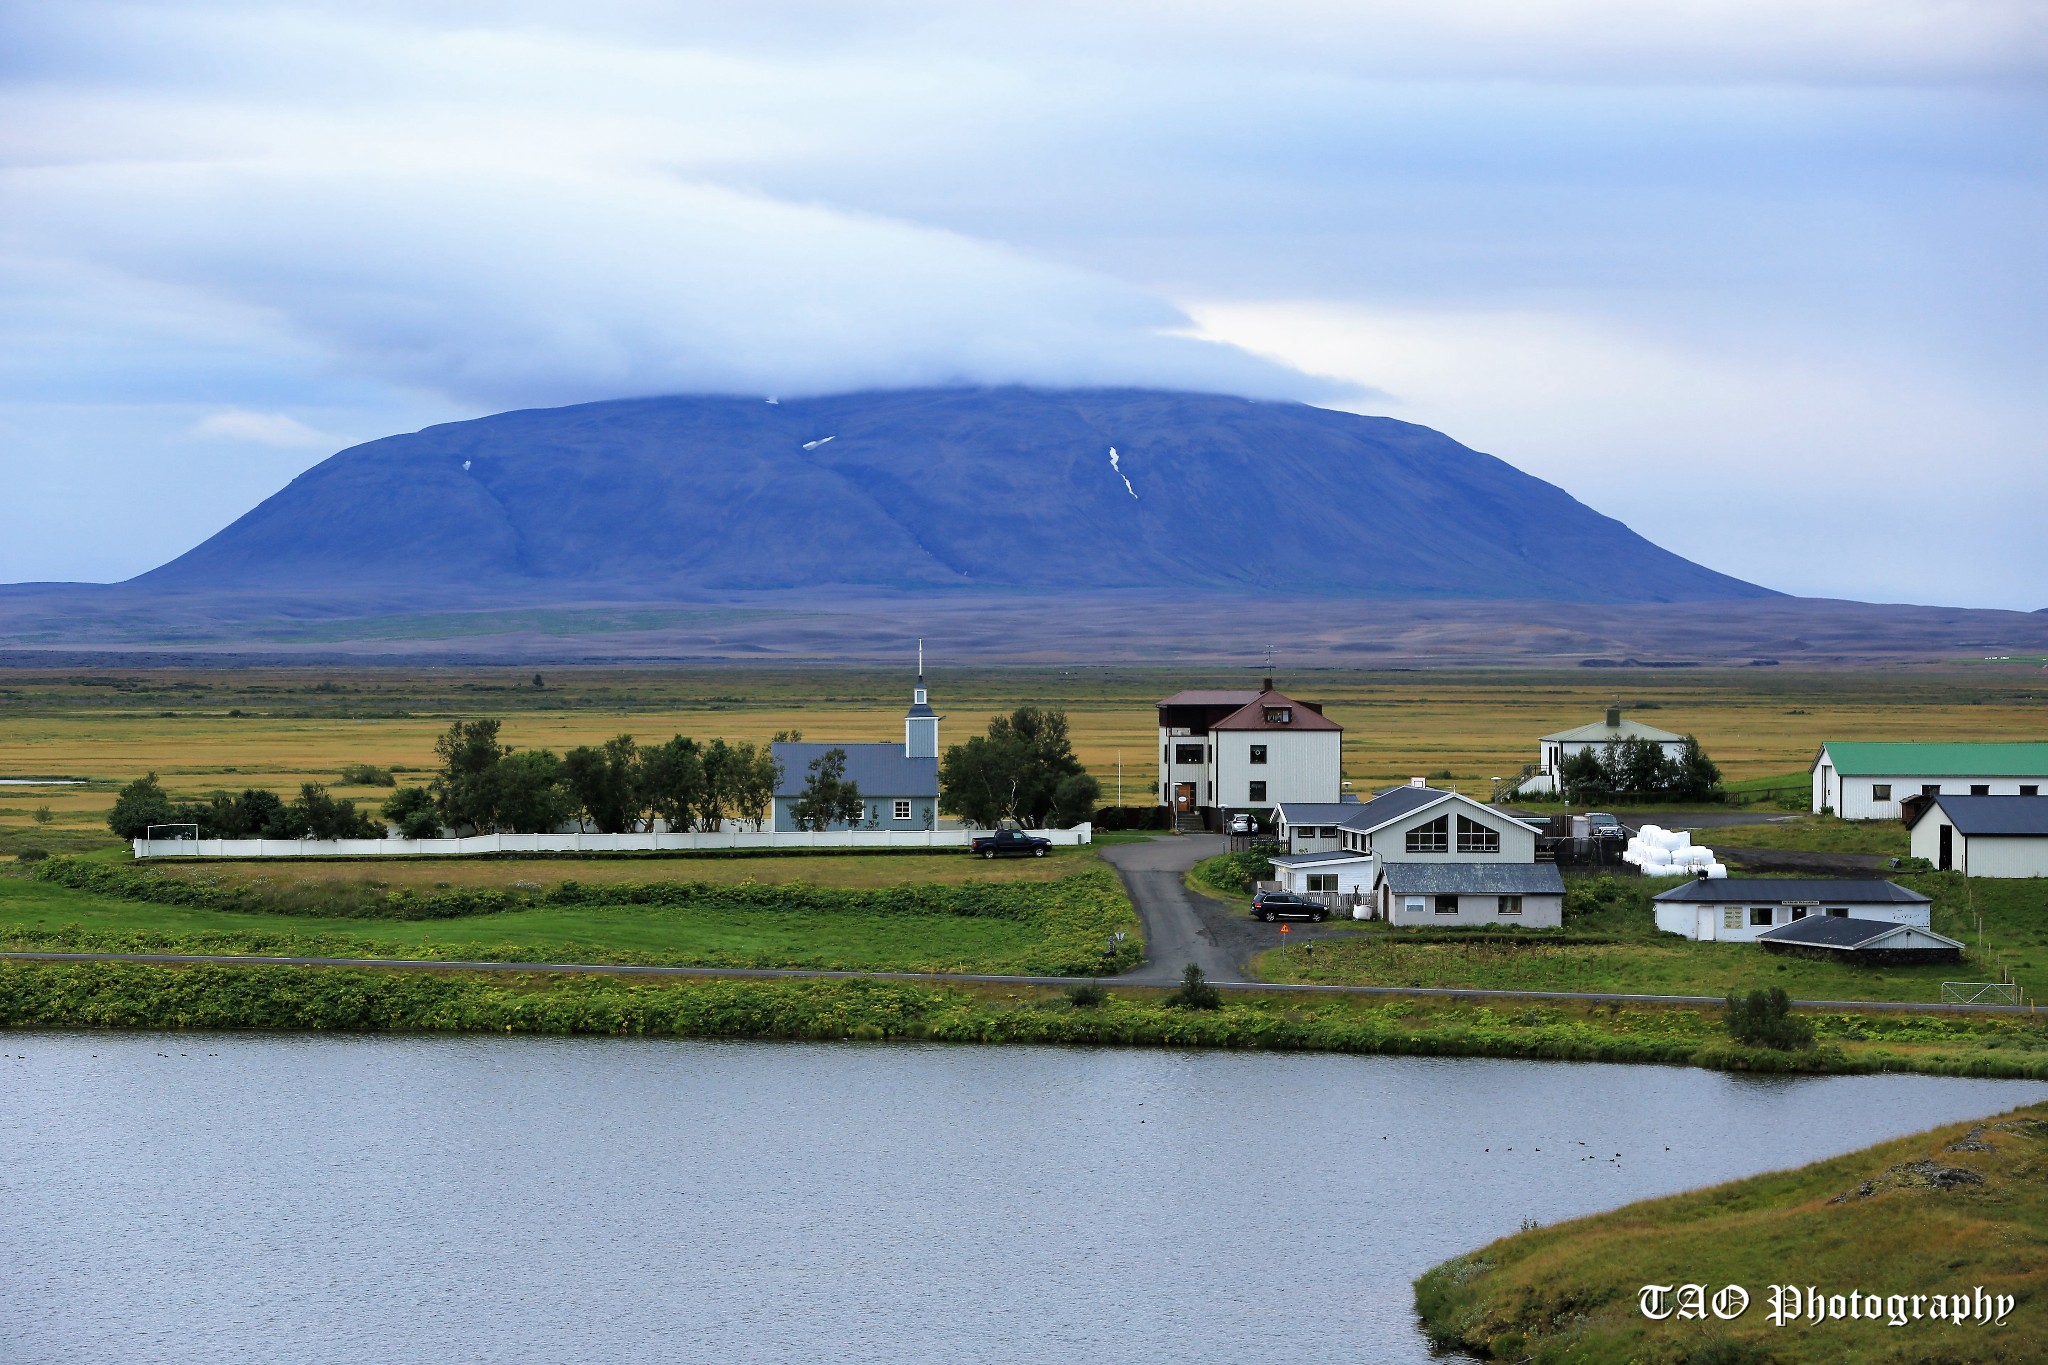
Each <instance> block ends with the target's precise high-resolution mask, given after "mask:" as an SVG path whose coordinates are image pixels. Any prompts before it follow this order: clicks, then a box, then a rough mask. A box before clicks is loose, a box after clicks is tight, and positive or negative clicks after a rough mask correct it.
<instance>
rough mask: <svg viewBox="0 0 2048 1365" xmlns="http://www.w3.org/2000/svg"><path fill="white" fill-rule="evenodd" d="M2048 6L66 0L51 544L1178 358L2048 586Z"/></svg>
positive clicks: (1167, 377)
mask: <svg viewBox="0 0 2048 1365" xmlns="http://www.w3.org/2000/svg"><path fill="white" fill-rule="evenodd" d="M2044 10H2048V7H2044V6H2042V5H2040V4H2039V3H2037V2H2036V0H1799V3H1796V4H1788V3H1786V0H1659V2H1658V3H1655V4H1643V3H1641V0H1345V2H1342V3H1340V2H1339V0H1262V3H1260V4H1257V5H1252V4H1245V3H1242V2H1241V0H1228V2H1227V3H1226V2H1225V0H1207V2H1202V0H1188V2H1186V3H1156V4H1139V3H1121V2H1120V0H1086V3H1080V2H1078V0H1077V2H1076V3H1040V4H1031V3H1027V2H1026V0H1007V2H1005V3H978V2H977V0H872V2H870V3H861V2H860V0H815V2H814V0H750V3H748V4H745V5H736V4H731V3H718V4H707V5H693V4H689V3H676V2H675V0H662V2H661V3H654V2H652V0H650V2H649V3H633V2H632V0H578V3H574V4H566V3H563V4H540V3H525V4H523V3H519V0H498V2H497V3H491V4H456V3H435V2H434V0H404V3H398V2H396V0H393V2H392V3H384V2H383V0H349V3H346V4H340V3H336V4H321V3H308V4H292V3H280V0H264V2H263V3H260V4H234V3H211V4H185V3H177V0H148V3H139V4H105V3H96V2H95V0H62V2H61V3H54V4H43V3H36V2H35V0H12V3H10V4H8V5H6V6H5V7H4V9H0V82H4V85H0V168H4V169H0V581H9V580H26V579H89V580H112V579H119V578H124V577H127V576H129V575H131V574H134V573H138V572H140V571H142V570H144V569H146V568H149V567H151V566H153V565H155V564H156V563H159V562H161V561H162V560H164V559H166V558H169V557H170V556H172V555H174V554H176V553H178V552H180V551H182V550H184V549H186V548H187V547H189V546H190V545H192V544H193V543H196V542H197V541H198V540H200V539H202V538H204V537H205V536H207V535H209V534H211V533H212V532H213V531H215V530H218V529H219V528H220V527H221V526H223V525H225V524H226V523H228V522H229V521H231V520H233V519H234V518H235V517H236V516H238V515H239V514H240V513H242V512H243V511H245V510H246V509H247V508H248V507H250V506H251V505H253V504H254V503H255V502H257V501H259V500H260V499H261V498H263V497H265V496H267V495H268V494H270V493H272V492H274V491H275V490H276V489H278V488H279V487H281V486H282V485H283V484H284V483H285V482H286V481H288V480H289V479H290V478H291V477H292V476H294V475H295V474H297V473H299V472H300V471H301V470H303V469H306V468H308V467H310V466H311V465H312V464H314V463H316V462H318V461H319V460H320V459H322V458H324V457H325V456H327V455H328V454H330V453H332V452H333V451H335V450H337V449H339V448H341V447H343V446H345V445H347V444H350V443H353V442H356V441H360V440H366V439H369V438H372V437H376V436H382V435H387V434H390V433H392V432H396V431H405V430H411V429H414V428H417V427H419V426H422V425H425V424H427V423H430V422H436V421H443V420H448V419H452V418H461V417H468V416H475V415H480V414H483V413H486V412H492V411H498V410H501V409H504V408H509V407H523V406H540V405H548V404H556V403H568V402H576V401H582V400H587V399H597V398H614V397H626V396H632V395H640V394H651V393H675V392H690V391H718V392H739V393H760V394H763V395H767V394H798V393H819V392H831V391H838V390H845V389H852V388H862V387H877V386H888V385H899V384H929V383H948V382H962V381H966V382H1027V383H1042V384H1093V383H1146V384H1159V385H1169V386H1174V387H1184V388H1206V389H1221V390H1228V391H1234V392H1240V393H1245V394H1250V395H1254V396H1270V397H1296V398H1301V399H1305V400H1307V401H1312V402H1319V403H1324V404H1327V405H1329V406H1335V407H1344V408H1350V409H1353V410H1356V411H1359V412H1371V413H1382V414H1386V415H1389V416H1394V417H1399V418H1403V419H1405V420H1409V421H1415V422H1422V423H1425V424H1427V425H1429V426H1433V427H1436V428H1438V429H1440V430H1442V431H1445V432H1447V433H1449V434H1450V435H1451V436H1453V437H1455V438H1457V439H1458V440H1461V441H1463V442H1465V443H1466V444H1467V445H1471V446H1474V447H1476V448H1478V449H1481V450H1485V451H1488V452H1490V453H1492V454H1495V455H1498V456H1500V457H1502V458H1503V459H1506V460H1508V461H1510V462H1512V463H1514V464H1516V465H1519V466H1520V467H1522V468H1523V469H1526V470H1528V471H1530V472H1531V473H1534V474H1536V475H1538V476H1540V477H1543V478H1546V479H1550V480H1552V481H1554V482H1556V483H1558V484H1560V485H1562V486H1563V487H1564V488H1566V489H1567V490H1569V491H1570V492H1572V493H1573V494H1575V495H1577V496H1578V497H1579V498H1581V499H1582V500H1584V501H1585V502H1587V503H1589V504H1591V505H1592V506H1594V507H1595V508H1598V509H1599V510H1601V511H1603V512H1607V513H1609V514H1611V515H1614V516H1617V517H1620V518H1621V519H1622V520H1624V521H1626V522H1628V523H1629V524H1630V525H1631V526H1633V527H1634V528H1635V529H1637V530H1638V531H1640V532H1642V533H1643V534H1644V535H1646V536H1648V537H1650V538H1651V539H1652V540H1655V541H1658V542H1659V543H1661V544H1663V545H1666V546H1668V547H1670V548H1672V549H1674V550H1676V551H1678V552H1680V553H1682V554H1685V555H1688V556H1690V557H1692V558H1694V559H1697V560H1700V561H1701V562H1703V563H1706V564H1709V565H1711V566H1713V567H1714V568H1717V569H1722V570H1725V571H1727V572H1730V573H1734V574H1738V575H1740V576H1742V577H1745V578H1750V579H1753V580H1755V581H1758V582H1761V583H1766V584H1769V585H1771V586H1773V587H1777V588H1781V589H1785V590H1788V591H1792V592H1799V593H1811V594H1818V595H1827V596H1840V597H1855V598H1863V599H1869V600H1883V601H1914V602H1932V603H1947V604H1956V605H1971V606H2008V607H2021V608H2027V609H2032V608H2037V607H2048V551H2044V545H2048V534H2044V532H2043V527H2044V525H2048V459H2044V458H2043V456H2044V452H2043V435H2042V433H2043V431H2044V430H2048V421H2044V418H2048V365H2044V361H2048V323H2044V318H2048V307H2044V305H2048V264H2044V252H2043V249H2042V248H2043V243H2044V241H2048V233H2044V229H2048V212H2044V209H2048V199H2044V190H2048V173H2044V172H2048V165H2044V162H2048V137H2044V133H2048V85H2044V79H2043V77H2044V72H2048V12H2044ZM1362 493H1363V494H1364V495H1368V496H1369V493H1370V490H1362ZM1361 548H1362V550H1363V549H1366V548H1370V547H1361Z"/></svg>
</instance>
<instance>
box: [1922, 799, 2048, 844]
mask: <svg viewBox="0 0 2048 1365" xmlns="http://www.w3.org/2000/svg"><path fill="white" fill-rule="evenodd" d="M1936 810H1939V811H1940V812H1941V813H1942V814H1943V815H1945V816H1947V817H1948V822H1949V823H1950V824H1951V825H1953V826H1955V829H1956V832H1957V833H1959V834H1972V835H1978V834H1981V835H1987V836H1990V837H1992V838H1999V837H2017V838H2048V796H1952V795H1943V796H1932V797H1929V798H1928V799H1927V803H1926V804H1925V805H1923V806H1921V807H1920V808H1919V809H1918V810H1917V811H1916V812H1915V813H1914V815H1913V817H1912V818H1911V819H1909V820H1907V821H1906V824H1907V826H1908V828H1910V827H1912V826H1914V825H1917V824H1919V823H1920V822H1921V821H1922V820H1924V819H1926V818H1927V817H1928V816H1929V815H1931V814H1932V813H1934V812H1935V811H1936Z"/></svg>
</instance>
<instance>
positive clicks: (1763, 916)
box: [1749, 905, 1772, 928]
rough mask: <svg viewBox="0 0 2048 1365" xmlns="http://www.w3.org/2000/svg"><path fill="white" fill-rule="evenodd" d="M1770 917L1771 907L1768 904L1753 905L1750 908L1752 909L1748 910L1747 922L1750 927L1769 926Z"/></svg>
mask: <svg viewBox="0 0 2048 1365" xmlns="http://www.w3.org/2000/svg"><path fill="white" fill-rule="evenodd" d="M1771 918H1772V914H1771V907H1770V906H1768V905H1759V906H1755V907H1753V908H1752V909H1751V910H1750V912H1749V923H1750V927H1751V928H1768V927H1769V926H1770V923H1771Z"/></svg>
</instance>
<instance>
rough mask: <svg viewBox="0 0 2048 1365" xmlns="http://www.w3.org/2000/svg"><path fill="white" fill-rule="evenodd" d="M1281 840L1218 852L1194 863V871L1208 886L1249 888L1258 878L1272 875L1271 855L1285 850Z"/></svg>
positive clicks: (1266, 878)
mask: <svg viewBox="0 0 2048 1365" xmlns="http://www.w3.org/2000/svg"><path fill="white" fill-rule="evenodd" d="M1286 851H1287V846H1286V845H1285V844H1269V843H1260V844H1253V845H1252V846H1251V847H1250V848H1249V849H1247V850H1245V851H1244V852H1243V853H1219V854H1217V855H1216V856H1215V857H1213V858H1204V859H1202V861H1201V862H1200V863H1199V864H1197V865H1196V869H1195V870H1196V875H1197V876H1199V877H1201V878H1202V879H1203V880H1204V881H1207V882H1208V883H1209V884H1210V885H1211V886H1218V887H1222V888H1223V889H1224V890H1227V891H1249V890H1251V889H1252V887H1253V885H1254V884H1256V883H1258V882H1263V881H1271V880H1272V878H1273V855H1274V854H1276V853H1285V852H1286Z"/></svg>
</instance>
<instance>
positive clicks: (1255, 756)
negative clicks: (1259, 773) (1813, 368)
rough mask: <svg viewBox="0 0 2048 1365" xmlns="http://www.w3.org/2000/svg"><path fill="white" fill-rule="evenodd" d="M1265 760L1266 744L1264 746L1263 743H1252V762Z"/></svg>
mask: <svg viewBox="0 0 2048 1365" xmlns="http://www.w3.org/2000/svg"><path fill="white" fill-rule="evenodd" d="M1265 761H1266V746H1265V745H1263V744H1254V745H1252V762H1254V763H1264V762H1265Z"/></svg>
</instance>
